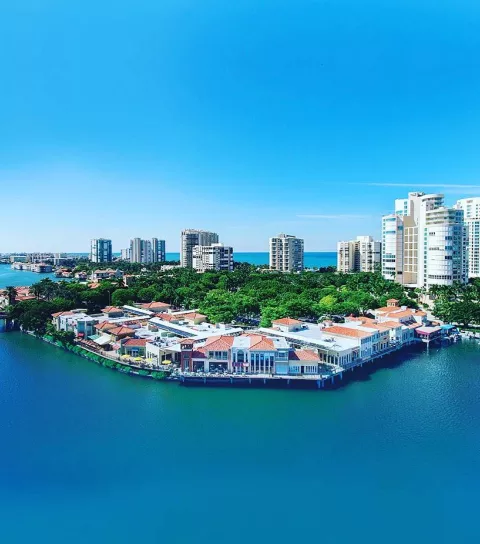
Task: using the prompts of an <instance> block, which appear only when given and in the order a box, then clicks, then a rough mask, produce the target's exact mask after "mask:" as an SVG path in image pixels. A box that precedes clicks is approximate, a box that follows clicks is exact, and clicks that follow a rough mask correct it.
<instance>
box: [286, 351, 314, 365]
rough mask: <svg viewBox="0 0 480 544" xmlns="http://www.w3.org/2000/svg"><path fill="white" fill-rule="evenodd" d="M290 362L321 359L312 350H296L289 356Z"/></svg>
mask: <svg viewBox="0 0 480 544" xmlns="http://www.w3.org/2000/svg"><path fill="white" fill-rule="evenodd" d="M288 360H289V361H312V362H313V361H315V362H316V361H319V360H320V357H319V355H318V353H315V351H313V350H311V349H296V350H293V351H290V352H289V354H288Z"/></svg>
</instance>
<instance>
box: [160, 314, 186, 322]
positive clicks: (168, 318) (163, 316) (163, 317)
mask: <svg viewBox="0 0 480 544" xmlns="http://www.w3.org/2000/svg"><path fill="white" fill-rule="evenodd" d="M155 317H158V319H161V320H162V321H169V322H170V321H180V320H181V319H182V317H181V316H179V315H172V314H160V315H159V316H155Z"/></svg>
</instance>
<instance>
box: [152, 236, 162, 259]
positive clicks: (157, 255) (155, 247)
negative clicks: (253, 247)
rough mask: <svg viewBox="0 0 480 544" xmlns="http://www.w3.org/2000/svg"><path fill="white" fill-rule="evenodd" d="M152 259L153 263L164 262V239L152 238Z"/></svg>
mask: <svg viewBox="0 0 480 544" xmlns="http://www.w3.org/2000/svg"><path fill="white" fill-rule="evenodd" d="M152 259H153V262H154V263H163V262H165V240H159V239H158V238H152Z"/></svg>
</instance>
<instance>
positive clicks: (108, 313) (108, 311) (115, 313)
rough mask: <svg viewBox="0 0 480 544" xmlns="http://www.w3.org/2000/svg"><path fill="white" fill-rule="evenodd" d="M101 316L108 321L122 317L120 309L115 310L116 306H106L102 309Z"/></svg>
mask: <svg viewBox="0 0 480 544" xmlns="http://www.w3.org/2000/svg"><path fill="white" fill-rule="evenodd" d="M102 314H103V315H104V316H105V317H107V318H109V319H110V318H114V317H123V315H124V313H123V310H122V308H117V307H116V306H107V307H106V308H103V310H102Z"/></svg>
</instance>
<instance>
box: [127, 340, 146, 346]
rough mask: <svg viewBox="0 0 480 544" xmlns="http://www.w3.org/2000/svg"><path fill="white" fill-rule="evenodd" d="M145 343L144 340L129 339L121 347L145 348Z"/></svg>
mask: <svg viewBox="0 0 480 544" xmlns="http://www.w3.org/2000/svg"><path fill="white" fill-rule="evenodd" d="M146 343H147V341H146V339H145V338H129V339H128V340H126V341H125V342H124V343H123V345H124V346H132V347H145V345H146Z"/></svg>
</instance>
